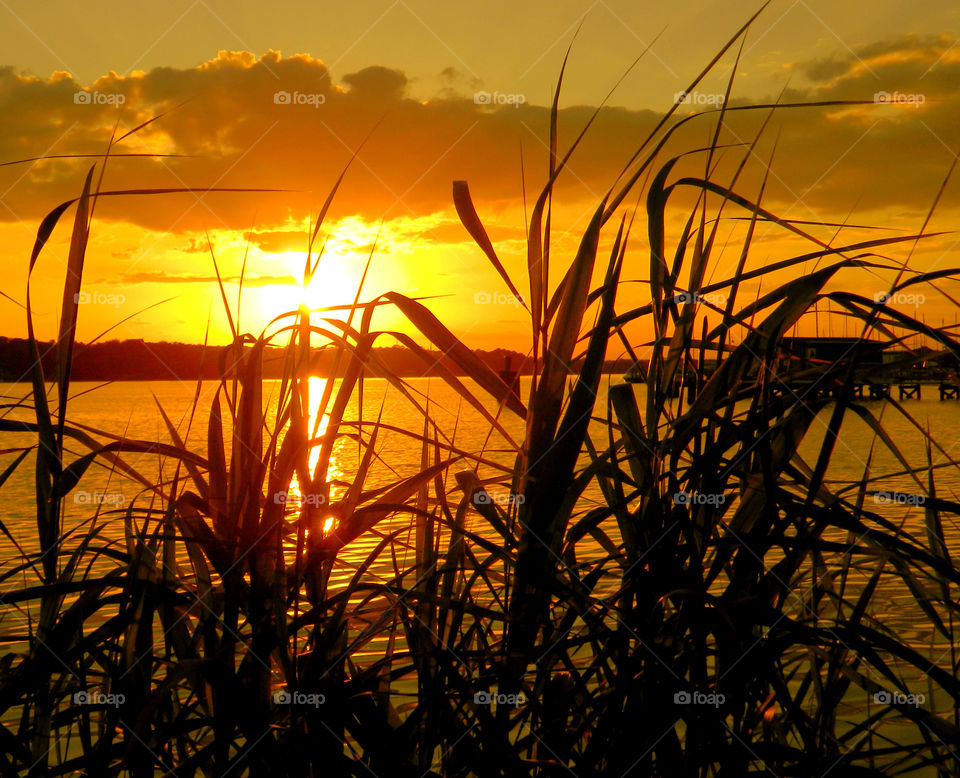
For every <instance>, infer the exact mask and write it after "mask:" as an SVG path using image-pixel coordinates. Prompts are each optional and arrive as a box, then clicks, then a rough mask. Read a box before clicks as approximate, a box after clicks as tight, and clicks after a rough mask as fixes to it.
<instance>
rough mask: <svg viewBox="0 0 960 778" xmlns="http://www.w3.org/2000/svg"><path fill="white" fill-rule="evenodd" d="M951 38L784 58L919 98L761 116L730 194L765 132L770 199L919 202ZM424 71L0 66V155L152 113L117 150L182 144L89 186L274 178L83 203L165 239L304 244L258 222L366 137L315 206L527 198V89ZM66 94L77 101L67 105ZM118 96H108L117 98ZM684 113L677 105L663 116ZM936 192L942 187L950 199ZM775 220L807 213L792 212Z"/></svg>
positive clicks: (76, 181)
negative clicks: (127, 71) (40, 73)
mask: <svg viewBox="0 0 960 778" xmlns="http://www.w3.org/2000/svg"><path fill="white" fill-rule="evenodd" d="M953 43H954V41H952V40H950V39H949V37H948V36H935V37H928V38H916V37H911V36H902V37H899V38H895V39H891V40H886V41H880V42H875V43H872V44H870V45H868V46H864V47H862V48H861V49H859V50H857V51H856V52H854V53H851V54H849V55H847V56H843V57H835V58H833V59H831V60H828V61H810V62H800V63H794V65H793V67H794V69H795V70H797V71H799V72H801V73H803V74H804V75H805V76H806V78H807V79H808V83H807V84H805V85H802V84H796V83H795V84H794V85H793V89H792V90H791V92H790V93H789V96H790V97H792V98H796V99H805V100H823V99H867V100H872V99H873V96H874V95H875V94H876V93H878V92H880V91H887V92H890V93H894V92H901V93H904V94H913V93H917V94H922V95H923V97H924V101H925V102H924V104H923V105H921V106H920V107H918V108H917V107H906V106H899V105H897V106H892V105H878V106H876V107H874V106H864V107H858V108H856V109H845V110H838V109H804V110H799V111H798V110H791V111H787V110H781V111H778V112H776V113H775V114H774V116H773V118H772V120H771V124H770V126H769V127H768V130H767V134H766V141H765V143H766V145H764V143H761V144H760V145H759V146H758V147H757V149H756V151H755V154H754V155H753V157H752V159H751V163H750V165H748V168H747V170H746V171H745V172H744V173H743V174H742V175H741V178H740V180H739V182H738V188H740V189H741V190H742V191H745V192H747V193H751V192H755V191H757V190H758V188H759V185H760V181H761V177H762V175H763V172H764V168H763V164H762V162H763V160H765V159H766V158H767V157H768V156H769V154H770V151H771V148H772V145H773V142H774V139H775V138H777V137H778V133H779V140H778V141H777V144H778V145H777V152H776V157H775V162H774V166H775V173H776V175H774V176H771V177H770V180H769V182H768V186H767V192H766V198H767V200H766V201H767V202H768V203H778V204H780V205H782V206H784V207H786V208H795V209H810V210H816V211H817V212H818V213H821V211H823V213H821V215H822V216H824V217H827V216H832V217H837V218H842V216H844V215H845V213H846V210H847V209H849V208H851V207H853V206H854V205H855V204H859V207H860V208H861V209H867V208H882V207H886V206H890V207H898V208H906V209H913V210H917V211H922V210H923V209H924V208H925V207H926V205H927V204H928V203H929V201H930V199H931V198H932V197H933V195H934V194H935V192H936V188H937V186H938V185H939V182H940V180H941V179H942V177H943V174H944V172H945V170H946V168H947V166H948V164H949V161H950V159H951V157H950V152H949V151H948V148H952V149H954V150H955V149H956V127H957V126H960V47H957V48H954V49H951V46H952V45H953ZM442 81H443V83H446V84H448V85H449V86H448V88H446V89H444V90H443V91H442V93H441V94H440V95H439V96H437V97H436V98H435V99H431V100H428V101H419V100H414V99H412V98H410V97H408V96H407V91H406V89H407V86H408V79H407V76H406V75H405V74H404V73H402V72H400V71H397V70H392V69H389V68H385V67H381V66H372V67H368V68H364V69H363V70H360V71H357V72H355V73H350V74H347V75H345V76H343V77H342V79H341V80H340V83H337V82H336V81H335V79H334V78H333V77H331V74H330V72H329V71H328V69H327V66H326V65H325V64H324V63H323V62H322V61H321V60H319V59H316V58H313V57H310V56H307V55H295V56H290V57H282V56H281V55H280V54H279V53H277V52H273V51H270V52H267V53H266V54H264V55H262V56H260V57H256V56H254V55H253V54H251V53H249V52H221V53H220V54H219V55H218V56H217V57H216V58H215V59H213V60H211V61H209V62H205V63H203V64H201V65H199V66H197V67H194V68H186V69H178V68H170V67H166V68H156V69H153V70H150V71H149V72H139V73H133V74H131V75H129V76H127V77H123V76H120V75H117V74H114V73H110V74H107V75H105V76H103V77H102V78H100V79H98V80H97V81H96V82H95V83H93V84H91V85H89V86H88V87H85V88H84V89H83V90H82V91H81V87H80V85H79V84H77V83H76V82H75V81H74V80H73V79H72V78H71V77H70V76H69V75H67V74H64V73H55V74H53V75H52V76H51V77H50V78H47V79H39V78H35V77H30V76H24V75H21V74H18V73H17V72H15V71H14V70H13V69H12V68H2V69H0V162H2V161H10V160H15V159H22V158H26V157H31V156H38V155H44V154H57V153H87V154H91V153H102V152H103V151H104V150H105V149H106V148H107V143H108V140H109V138H110V135H111V132H112V129H113V126H114V124H115V122H116V120H117V117H118V115H119V116H120V119H121V124H120V130H119V133H118V134H122V133H123V132H125V131H126V130H127V129H130V128H133V127H135V126H136V125H138V124H140V123H142V122H144V121H147V120H148V119H150V118H151V117H154V116H157V115H159V114H165V115H163V116H162V118H160V119H159V120H158V121H156V122H154V123H152V124H150V125H148V126H147V127H145V128H143V129H142V130H140V131H139V132H137V133H136V134H134V135H132V136H131V137H129V138H126V139H125V140H124V141H123V142H122V143H121V144H119V146H118V147H116V149H115V151H117V152H121V151H129V152H138V153H142V152H149V151H152V152H163V153H177V154H185V155H189V156H186V157H178V158H166V159H156V158H137V159H114V160H112V161H111V162H110V165H109V167H108V170H107V173H106V177H105V180H104V186H105V188H117V189H120V188H146V187H179V186H188V187H197V188H200V187H209V186H220V187H257V188H265V189H276V190H281V191H277V192H274V193H270V194H249V195H245V194H216V193H214V194H204V195H194V194H184V195H164V196H161V197H136V198H134V197H130V198H112V199H109V200H107V199H105V200H103V201H102V202H101V203H100V205H98V209H97V214H98V216H99V217H101V218H105V219H113V220H120V221H127V222H131V223H134V224H139V225H141V226H145V227H149V228H151V229H155V230H159V231H167V232H173V233H176V234H196V233H199V232H200V231H202V230H205V229H218V228H222V227H229V228H232V229H237V230H248V229H249V227H250V225H251V224H257V225H262V226H263V228H265V229H264V230H263V231H261V232H255V233H254V234H253V235H252V236H251V238H252V239H253V240H254V241H255V242H257V244H258V245H260V246H261V247H262V248H264V249H268V247H269V249H268V250H274V251H276V250H284V249H288V248H289V249H302V248H303V246H304V241H305V236H304V235H303V234H300V233H297V232H295V231H293V232H291V231H289V230H285V229H281V228H279V227H278V228H277V229H276V230H272V231H271V230H270V228H271V227H273V226H278V225H284V224H289V223H290V220H291V219H295V220H300V219H303V218H304V217H307V216H309V215H311V214H314V215H315V214H316V212H317V210H318V208H319V207H320V205H321V204H322V203H323V201H324V199H325V198H326V196H327V193H328V191H329V190H330V188H331V186H332V185H333V183H334V182H335V181H336V179H337V177H338V176H339V174H340V172H341V170H342V169H343V167H344V166H345V165H346V164H347V162H348V161H349V160H350V158H351V156H352V155H353V154H354V152H355V151H356V150H357V149H358V148H360V146H361V144H362V143H364V140H365V139H366V142H365V145H363V148H362V151H361V152H360V154H359V156H358V158H357V159H356V160H354V161H353V163H352V167H351V169H350V171H349V172H348V174H347V176H346V177H345V179H344V182H343V185H342V187H341V189H340V191H339V192H338V194H337V197H336V199H335V201H334V206H333V210H332V211H331V217H337V216H346V215H350V214H360V215H362V216H363V217H364V218H365V219H368V220H371V221H375V220H378V219H380V218H382V217H386V218H395V217H401V216H411V217H412V216H425V215H428V214H431V213H436V212H439V211H446V212H449V210H450V206H451V197H450V188H451V181H453V180H455V179H467V180H468V181H469V182H470V187H471V191H472V193H473V196H474V198H475V200H476V201H477V202H478V203H479V204H481V205H482V207H484V208H487V209H493V210H498V209H502V208H508V207H517V206H519V204H520V193H521V181H522V178H525V180H526V187H527V193H528V198H529V199H532V198H533V197H534V196H535V194H536V192H537V187H538V186H539V185H541V184H542V182H543V180H544V177H545V175H546V170H547V151H546V146H545V139H546V137H547V130H548V125H549V111H548V108H546V107H545V106H537V105H531V104H530V100H529V99H527V96H523V97H524V101H525V102H522V103H521V104H519V105H516V104H517V103H518V101H516V100H514V101H513V102H512V103H499V104H497V103H488V104H483V103H476V102H474V99H473V96H472V94H469V93H468V92H466V91H464V93H463V94H456V93H455V91H454V86H456V85H457V84H461V85H466V86H468V85H469V80H468V79H465V78H464V77H463V76H462V74H459V73H458V72H456V71H455V70H453V69H449V72H447V71H444V73H443V74H442ZM341 84H342V85H341ZM461 88H464V87H461ZM601 91H603V90H601V89H598V96H599V93H600V92H601ZM734 92H735V94H736V88H735V90H734ZM78 93H82V94H83V95H89V96H90V99H89V100H87V99H86V98H79V99H78V98H76V95H77V94H78ZM117 95H122V97H123V104H122V106H120V107H118V106H117V102H118V99H117V98H116V97H114V96H117ZM772 99H774V98H772ZM78 100H79V101H78ZM111 100H112V102H111ZM701 107H703V106H701ZM592 110H593V109H592V108H590V107H586V106H574V107H568V108H565V109H563V110H562V111H561V114H560V139H561V146H566V145H567V144H569V143H570V142H571V140H572V139H573V138H574V137H575V136H576V134H577V133H578V132H579V131H580V129H581V128H582V127H583V126H584V124H585V123H586V122H587V121H588V120H589V118H590V115H591V113H592ZM688 110H690V109H689V108H687V107H686V106H683V107H681V109H680V113H681V115H683V114H685V113H686V112H687V111H688ZM661 111H662V109H661ZM661 116H662V112H659V111H656V110H627V109H623V108H605V109H604V110H603V111H602V112H601V114H600V116H599V118H598V119H597V121H596V122H595V123H594V125H593V126H592V127H591V128H590V131H589V132H588V133H587V136H586V138H585V140H584V142H583V144H582V146H581V148H579V149H578V151H577V153H576V154H575V155H574V157H573V158H572V159H571V161H570V164H569V168H568V170H567V171H566V172H565V173H564V174H563V175H562V176H561V177H560V179H559V181H558V183H557V194H558V196H559V197H561V198H564V199H565V200H566V201H567V202H574V203H577V202H582V203H583V204H584V206H586V205H588V204H589V203H591V202H596V200H597V199H598V198H599V197H601V196H602V195H603V194H604V193H605V192H606V191H607V188H608V187H609V186H610V185H611V184H612V182H613V181H614V180H615V178H616V176H617V175H618V174H619V173H620V171H621V169H622V166H623V164H624V163H625V162H626V160H628V159H629V158H630V157H631V155H632V154H633V153H634V152H635V151H636V149H637V147H638V146H639V145H640V144H641V143H642V142H643V140H644V139H645V138H646V136H647V134H648V133H649V131H650V130H651V128H652V127H653V126H654V124H655V123H656V122H657V121H658V120H659V119H660V117H661ZM713 116H715V114H714V115H713ZM762 119H763V114H761V113H760V112H750V113H739V114H735V115H734V114H731V115H729V116H728V128H727V130H726V131H725V133H724V134H723V135H722V136H721V138H722V140H723V141H724V142H726V143H730V144H735V143H743V144H747V143H750V142H751V140H752V139H753V136H754V133H755V132H756V131H757V129H758V127H759V123H760V121H761V120H762ZM712 121H713V117H702V118H699V119H697V120H695V121H693V122H691V123H689V124H688V125H686V126H685V128H684V129H683V130H682V131H681V132H679V133H678V134H677V135H676V136H675V137H674V139H673V141H672V142H671V143H670V144H669V145H668V146H667V147H666V149H665V150H664V152H663V156H662V159H663V160H665V159H666V157H667V156H668V155H672V154H675V153H679V152H680V151H681V150H685V149H690V148H696V147H702V146H704V145H705V144H706V143H708V142H709V137H710V131H711V127H712ZM374 128H376V129H374ZM521 146H522V148H523V152H524V160H525V162H524V165H525V169H524V170H523V171H521V169H520V150H521ZM742 153H744V152H743V148H742V147H741V148H740V149H737V148H730V149H727V150H725V151H724V152H723V159H722V162H721V165H720V167H719V168H718V169H717V175H718V176H719V177H720V178H721V179H722V178H723V176H725V175H729V174H732V171H733V170H734V168H735V166H736V163H737V162H738V160H739V155H740V154H742ZM703 161H704V158H703V156H702V155H701V156H699V157H697V156H691V157H690V158H689V159H687V160H685V161H684V163H682V165H681V167H679V168H678V170H677V172H678V174H679V173H680V172H683V171H684V170H686V172H700V171H701V170H702V164H703ZM90 164H91V161H90V160H80V161H47V162H43V163H40V164H34V165H31V166H29V168H28V169H27V168H26V167H24V166H12V167H7V168H0V191H4V190H7V189H8V188H9V191H7V193H6V195H5V196H4V198H3V203H4V205H5V206H6V207H5V208H3V209H0V219H6V220H12V219H15V218H16V219H22V220H30V219H33V220H35V219H38V218H40V217H42V216H43V215H44V214H45V213H47V212H48V211H49V210H51V209H52V208H53V207H54V206H55V205H57V204H58V203H59V202H62V201H64V200H66V199H69V198H71V197H74V196H76V194H77V193H78V190H79V187H80V185H81V182H82V180H83V176H84V175H85V172H86V170H87V169H88V168H89V165H90ZM658 164H659V163H658ZM684 165H685V166H686V168H684V167H683V166H684ZM952 197H953V195H952V194H951V193H948V198H947V201H946V202H947V203H948V204H949V203H952V202H953V199H951V198H952ZM798 199H799V201H800V202H799V203H797V202H796V201H797V200H798ZM837 212H839V213H840V215H839V217H838V215H837ZM791 215H792V216H794V217H796V218H804V217H806V216H809V214H808V213H806V212H805V211H804V212H803V213H800V212H798V210H793V211H792V213H791ZM459 237H460V238H462V237H463V235H462V232H461V233H459ZM202 248H203V249H204V250H205V243H204V246H203V247H202Z"/></svg>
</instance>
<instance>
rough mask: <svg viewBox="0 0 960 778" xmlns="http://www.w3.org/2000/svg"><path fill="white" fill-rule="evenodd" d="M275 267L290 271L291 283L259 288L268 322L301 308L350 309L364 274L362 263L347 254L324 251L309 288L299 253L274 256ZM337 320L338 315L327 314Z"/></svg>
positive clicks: (303, 259)
mask: <svg viewBox="0 0 960 778" xmlns="http://www.w3.org/2000/svg"><path fill="white" fill-rule="evenodd" d="M274 259H275V260H276V262H277V264H278V265H280V264H282V266H284V267H286V268H288V269H289V273H290V282H289V283H286V284H283V283H275V284H269V285H267V286H264V287H262V289H261V294H260V305H261V308H262V310H263V314H264V315H265V316H267V317H268V318H273V317H275V316H279V315H280V314H282V313H286V312H288V311H296V310H299V309H300V308H301V306H306V307H307V308H309V309H311V310H317V309H318V308H326V307H330V306H337V305H349V304H351V303H352V302H353V300H354V297H355V296H356V294H357V285H358V284H359V283H360V277H361V275H362V273H363V264H362V260H360V259H359V258H357V257H355V256H352V255H350V254H346V255H343V254H338V253H336V252H332V251H330V250H329V248H328V249H327V250H325V251H324V254H323V256H322V257H321V258H320V263H319V265H318V266H317V272H316V274H315V275H314V277H313V279H312V280H311V281H310V283H309V284H307V285H306V286H303V284H302V283H301V280H302V278H303V268H304V264H305V261H306V255H305V254H304V252H302V251H286V252H283V254H277V255H274ZM326 315H329V316H337V312H335V311H334V312H330V313H329V314H326Z"/></svg>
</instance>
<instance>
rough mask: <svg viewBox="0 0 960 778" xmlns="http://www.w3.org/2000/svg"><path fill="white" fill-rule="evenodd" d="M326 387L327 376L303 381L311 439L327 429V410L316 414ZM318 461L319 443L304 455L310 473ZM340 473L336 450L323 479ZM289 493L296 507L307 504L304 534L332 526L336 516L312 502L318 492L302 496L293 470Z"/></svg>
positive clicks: (331, 479)
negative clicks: (307, 454)
mask: <svg viewBox="0 0 960 778" xmlns="http://www.w3.org/2000/svg"><path fill="white" fill-rule="evenodd" d="M326 386H327V379H325V378H321V377H320V376H310V378H309V379H308V381H307V408H308V420H307V426H308V434H309V435H310V437H311V439H314V440H317V441H319V439H321V438H322V437H323V436H324V435H325V434H326V432H327V428H328V425H329V421H330V417H329V414H328V413H325V414H322V415H321V413H320V403H321V400H322V398H323V392H324V389H325V388H326ZM319 461H320V445H319V443H318V444H317V445H313V446H311V448H310V453H309V457H308V462H309V470H310V472H311V473H313V471H314V469H315V468H316V466H317V462H319ZM340 475H342V473H341V470H340V467H339V465H338V461H337V457H336V453H334V454H332V455H331V457H330V465H329V468H328V471H327V480H328V481H333V480H335V479H336V478H338V477H339V476H340ZM289 491H290V495H291V503H293V504H294V505H297V506H302V505H303V504H304V502H306V503H307V512H306V516H307V517H308V519H309V522H308V527H307V530H306V532H307V534H308V535H309V527H317V526H319V527H320V529H321V532H322V533H323V535H326V534H328V533H329V532H331V531H332V530H333V529H334V527H336V518H335V517H334V516H332V515H329V513H328V511H329V505H327V504H315V502H314V501H315V500H316V498H317V497H318V495H306V496H304V494H303V492H302V491H301V489H300V483H299V481H298V480H297V476H296V473H294V476H293V480H292V481H291V482H290V490H289ZM318 513H319V514H321V515H322V514H324V513H326V514H327V515H324V516H323V518H322V519H319V520H315V516H316V514H318Z"/></svg>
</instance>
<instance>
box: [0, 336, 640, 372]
mask: <svg viewBox="0 0 960 778" xmlns="http://www.w3.org/2000/svg"><path fill="white" fill-rule="evenodd" d="M38 346H39V351H40V354H41V363H42V365H43V372H44V377H45V379H47V380H53V377H54V376H55V374H56V354H57V352H56V348H55V347H54V343H53V342H52V341H43V342H40V343H39V344H38ZM227 350H228V347H226V346H206V347H205V346H203V345H199V344H190V343H170V342H166V341H156V342H149V341H144V340H123V341H118V340H112V341H104V342H101V343H94V344H92V345H84V344H82V343H78V344H77V345H76V347H75V349H74V355H73V364H72V367H71V376H70V377H71V381H94V382H96V381H196V380H197V379H198V378H203V379H205V380H217V379H219V378H220V377H221V376H222V375H224V374H225V373H226V374H231V371H230V370H229V365H228V364H227ZM271 351H272V352H274V353H275V358H273V359H271V354H269V353H268V354H267V355H266V356H265V359H264V373H263V378H265V379H276V378H281V377H282V373H283V353H284V349H283V348H280V347H276V348H273V349H271ZM473 353H474V354H475V355H476V356H477V357H479V358H480V360H481V361H482V362H484V363H485V364H486V365H487V366H488V367H489V368H490V369H491V370H493V371H494V372H497V373H500V372H501V371H503V370H505V369H509V370H510V371H511V372H515V373H517V374H518V375H520V376H521V377H522V376H529V375H532V373H533V361H532V360H531V359H529V358H527V357H526V355H524V354H520V353H519V352H517V351H511V350H509V349H493V350H491V351H484V350H474V351H473ZM373 354H374V356H375V357H376V359H377V361H378V362H379V363H380V364H381V365H382V366H383V367H384V368H385V369H387V370H389V371H391V372H392V373H393V374H394V375H396V376H399V377H401V378H429V377H439V376H440V375H441V370H440V368H441V367H442V368H444V371H443V372H448V373H452V374H453V375H456V376H458V377H463V376H465V375H466V374H465V373H464V372H463V371H462V370H461V369H460V368H459V367H458V366H457V365H456V364H454V363H453V362H452V361H451V360H449V359H447V358H445V357H444V356H443V355H442V354H441V353H440V352H439V351H428V352H427V360H425V359H424V358H423V357H420V356H418V355H416V354H414V353H413V352H412V351H410V350H409V349H407V348H405V347H403V346H390V347H386V348H375V349H373ZM333 356H334V351H333V350H332V349H327V350H323V351H320V352H318V353H317V355H316V357H315V358H314V359H313V360H312V364H311V367H310V373H311V375H315V376H317V377H320V378H326V377H327V376H328V375H329V373H330V368H331V367H332V362H333ZM30 363H31V349H30V342H29V341H28V340H26V339H25V338H5V337H0V382H4V383H22V382H28V381H30V380H31V375H30ZM579 366H580V365H579V363H574V364H573V365H571V372H576V371H577V370H578V369H579ZM632 366H633V362H632V361H631V360H629V359H626V360H608V361H607V362H605V363H604V366H603V372H604V373H607V374H617V373H625V372H626V371H627V370H629V369H630V368H631V367H632ZM367 373H368V376H369V377H376V374H375V373H373V371H371V370H369V369H368V370H367Z"/></svg>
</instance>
